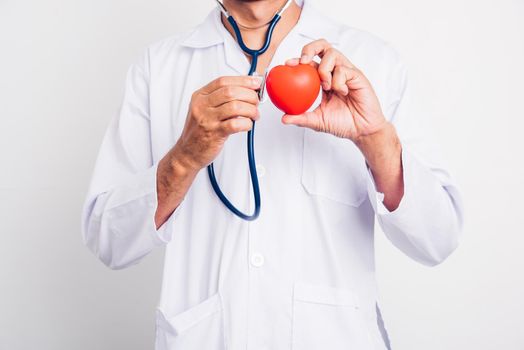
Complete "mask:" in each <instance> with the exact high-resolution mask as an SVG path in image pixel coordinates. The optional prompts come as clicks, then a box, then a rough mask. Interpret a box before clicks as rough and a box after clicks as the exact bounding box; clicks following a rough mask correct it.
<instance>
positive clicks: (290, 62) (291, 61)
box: [286, 58, 318, 69]
mask: <svg viewBox="0 0 524 350" xmlns="http://www.w3.org/2000/svg"><path fill="white" fill-rule="evenodd" d="M299 64H302V63H300V58H290V59H288V60H287V61H286V65H287V66H298V65H299ZM309 65H310V66H312V67H313V68H315V69H316V68H318V63H317V62H315V61H311V62H309Z"/></svg>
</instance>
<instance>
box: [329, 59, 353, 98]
mask: <svg viewBox="0 0 524 350" xmlns="http://www.w3.org/2000/svg"><path fill="white" fill-rule="evenodd" d="M350 75H351V70H350V68H348V67H344V66H337V67H335V70H334V72H333V79H332V84H331V85H332V86H331V88H332V89H333V91H335V92H336V93H338V94H340V95H342V96H347V94H348V93H349V87H348V86H347V84H346V82H347V81H348V80H349V79H350Z"/></svg>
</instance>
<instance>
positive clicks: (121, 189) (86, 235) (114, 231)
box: [82, 50, 183, 269]
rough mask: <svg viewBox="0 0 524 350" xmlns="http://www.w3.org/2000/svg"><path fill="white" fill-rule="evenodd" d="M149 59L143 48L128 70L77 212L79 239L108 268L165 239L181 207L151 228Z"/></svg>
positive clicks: (153, 166) (153, 199)
mask: <svg viewBox="0 0 524 350" xmlns="http://www.w3.org/2000/svg"><path fill="white" fill-rule="evenodd" d="M148 62H149V60H148V53H147V50H146V51H145V53H144V54H143V55H142V56H141V57H140V58H139V59H138V60H137V62H135V63H134V64H132V65H131V67H130V68H129V70H128V72H127V77H126V86H125V93H124V98H123V102H122V104H121V107H120V112H119V113H117V115H116V116H115V118H113V120H112V121H111V123H110V125H109V127H108V129H107V131H106V134H105V136H104V139H103V142H102V146H101V148H100V150H99V153H98V158H97V160H96V165H95V169H94V173H93V176H92V180H91V184H90V187H89V190H88V194H87V198H86V200H85V203H84V208H83V212H82V235H83V240H84V243H85V244H86V245H87V247H88V248H89V249H90V250H91V251H92V252H93V253H94V254H95V255H96V256H97V257H98V258H99V259H100V260H102V262H104V263H105V264H106V265H107V266H109V267H110V268H112V269H120V268H125V267H127V266H130V265H133V264H135V263H137V262H138V261H139V260H140V259H141V258H143V257H144V256H145V255H146V254H148V253H149V252H150V251H151V250H152V249H153V248H154V247H155V246H161V245H163V244H165V243H167V242H169V241H170V239H171V234H172V224H173V222H174V221H175V220H176V216H177V215H178V213H179V212H180V209H181V207H182V206H183V202H182V204H180V205H179V206H178V207H177V209H176V210H175V212H174V213H173V214H172V215H171V216H170V217H169V219H168V220H167V222H165V223H164V224H163V225H162V226H161V227H160V228H159V229H158V230H157V229H156V225H155V221H154V216H155V212H156V208H157V187H156V172H157V167H158V162H157V161H156V162H154V161H153V157H152V147H151V128H150V115H149V102H148V101H149V63H148Z"/></svg>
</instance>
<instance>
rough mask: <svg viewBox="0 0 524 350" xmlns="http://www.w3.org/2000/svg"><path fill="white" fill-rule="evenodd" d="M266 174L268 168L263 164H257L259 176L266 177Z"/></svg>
mask: <svg viewBox="0 0 524 350" xmlns="http://www.w3.org/2000/svg"><path fill="white" fill-rule="evenodd" d="M265 174H266V168H265V167H264V166H263V165H260V164H257V175H258V177H264V175H265Z"/></svg>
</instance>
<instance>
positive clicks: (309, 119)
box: [282, 39, 387, 141]
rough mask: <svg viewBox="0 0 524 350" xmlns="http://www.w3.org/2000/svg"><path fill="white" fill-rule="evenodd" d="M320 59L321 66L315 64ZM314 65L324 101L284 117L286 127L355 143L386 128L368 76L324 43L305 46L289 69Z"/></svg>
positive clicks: (317, 41)
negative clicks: (294, 66)
mask: <svg viewBox="0 0 524 350" xmlns="http://www.w3.org/2000/svg"><path fill="white" fill-rule="evenodd" d="M315 56H318V57H320V58H321V61H320V64H318V63H316V62H314V61H313V58H314V57H315ZM299 63H301V64H312V65H314V66H315V67H317V69H318V73H319V75H320V80H321V83H322V89H323V94H322V101H321V103H320V105H319V106H318V107H317V108H316V109H315V110H313V111H311V112H306V113H304V114H301V115H287V114H286V115H284V116H283V117H282V122H283V123H284V124H294V125H298V126H304V127H308V128H311V129H313V130H316V131H322V132H326V133H330V134H333V135H335V136H338V137H342V138H347V139H350V140H353V141H356V140H357V139H358V138H359V137H360V136H366V135H369V134H373V133H375V132H377V131H379V130H380V129H382V128H384V127H385V126H386V124H387V121H386V119H385V118H384V115H383V114H382V109H381V107H380V103H379V101H378V98H377V96H376V94H375V91H374V90H373V87H372V86H371V84H370V82H369V81H368V79H367V78H366V76H365V75H364V74H363V73H362V72H361V71H360V70H359V69H358V68H356V67H355V66H354V65H353V64H352V63H351V62H350V61H349V59H347V58H346V57H345V56H344V55H343V54H342V53H341V52H340V51H338V50H337V49H334V48H333V47H331V45H330V44H329V43H328V42H327V41H325V40H323V39H320V40H316V41H313V42H311V43H310V44H308V45H306V46H304V48H303V49H302V55H301V58H293V59H290V60H288V61H287V62H286V64H287V65H297V64H299Z"/></svg>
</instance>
